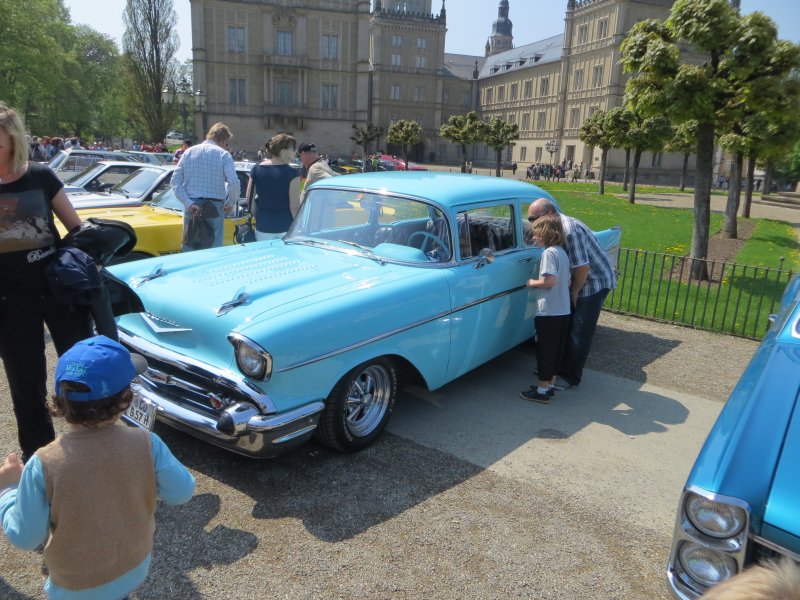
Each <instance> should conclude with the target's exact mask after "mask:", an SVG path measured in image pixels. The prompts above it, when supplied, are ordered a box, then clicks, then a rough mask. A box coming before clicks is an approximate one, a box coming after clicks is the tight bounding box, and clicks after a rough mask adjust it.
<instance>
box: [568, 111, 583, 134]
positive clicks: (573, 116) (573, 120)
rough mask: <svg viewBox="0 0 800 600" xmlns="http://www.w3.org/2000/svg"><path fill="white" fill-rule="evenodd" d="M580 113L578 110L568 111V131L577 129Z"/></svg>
mask: <svg viewBox="0 0 800 600" xmlns="http://www.w3.org/2000/svg"><path fill="white" fill-rule="evenodd" d="M580 118H581V111H580V109H579V108H570V109H569V127H570V129H577V128H578V123H580Z"/></svg>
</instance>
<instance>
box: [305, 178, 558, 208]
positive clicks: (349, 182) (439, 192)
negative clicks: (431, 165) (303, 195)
mask: <svg viewBox="0 0 800 600" xmlns="http://www.w3.org/2000/svg"><path fill="white" fill-rule="evenodd" d="M323 187H324V188H341V189H353V188H356V189H360V190H364V191H375V192H379V193H382V192H389V193H394V194H402V195H406V196H416V197H418V198H427V199H431V200H434V201H436V202H437V203H439V204H441V205H443V206H460V205H462V204H471V203H473V202H480V201H481V200H492V199H501V198H525V199H529V200H534V199H536V198H542V197H545V198H552V196H550V194H548V193H547V192H545V191H544V190H542V189H541V188H539V187H537V186H535V185H532V184H530V183H523V182H521V181H517V180H515V179H505V178H502V177H485V176H481V175H467V174H462V173H440V172H437V171H390V172H383V173H354V174H352V175H346V176H342V177H328V178H326V179H321V180H319V181H317V182H316V183H315V184H314V186H313V188H323ZM313 188H312V189H313Z"/></svg>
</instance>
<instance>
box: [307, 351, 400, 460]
mask: <svg viewBox="0 0 800 600" xmlns="http://www.w3.org/2000/svg"><path fill="white" fill-rule="evenodd" d="M396 397H397V370H396V369H395V367H394V365H393V364H392V362H391V361H390V360H388V359H385V358H375V359H373V360H369V361H367V362H365V363H362V364H360V365H359V366H357V367H356V368H355V369H353V370H351V371H350V372H349V373H347V374H346V375H345V376H344V377H342V378H341V379H340V380H339V382H338V383H337V384H336V386H335V387H334V388H333V391H331V394H330V396H328V399H327V400H326V402H325V410H324V411H323V413H322V416H321V417H320V421H319V425H318V427H317V432H316V437H317V439H318V440H319V441H320V442H322V443H323V444H325V445H326V446H330V447H331V448H334V449H335V450H339V451H341V452H355V451H356V450H360V449H361V448H364V447H366V446H368V445H369V444H371V443H372V442H373V441H375V439H377V437H378V436H379V435H380V433H381V431H383V428H384V427H386V423H387V422H388V421H389V416H390V415H391V414H392V410H393V409H394V402H395V399H396Z"/></svg>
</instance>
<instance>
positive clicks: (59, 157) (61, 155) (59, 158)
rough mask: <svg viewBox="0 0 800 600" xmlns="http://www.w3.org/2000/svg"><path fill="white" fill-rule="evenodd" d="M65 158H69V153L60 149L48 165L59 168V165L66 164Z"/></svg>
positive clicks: (54, 168)
mask: <svg viewBox="0 0 800 600" xmlns="http://www.w3.org/2000/svg"><path fill="white" fill-rule="evenodd" d="M65 160H67V153H66V152H64V151H63V150H59V151H58V152H56V154H55V156H53V158H51V159H50V162H49V163H47V166H48V167H50V168H51V169H53V170H54V171H55V170H57V169H58V167H60V166H61V165H62V164H64V161H65Z"/></svg>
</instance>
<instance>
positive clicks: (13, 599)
mask: <svg viewBox="0 0 800 600" xmlns="http://www.w3.org/2000/svg"><path fill="white" fill-rule="evenodd" d="M41 585H44V578H42V583H41ZM0 598H2V599H3V600H33V598H32V597H31V596H26V595H25V594H20V593H19V592H18V591H17V590H15V589H14V588H13V587H11V585H10V584H9V583H8V582H7V581H6V580H5V579H4V578H3V577H0Z"/></svg>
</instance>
